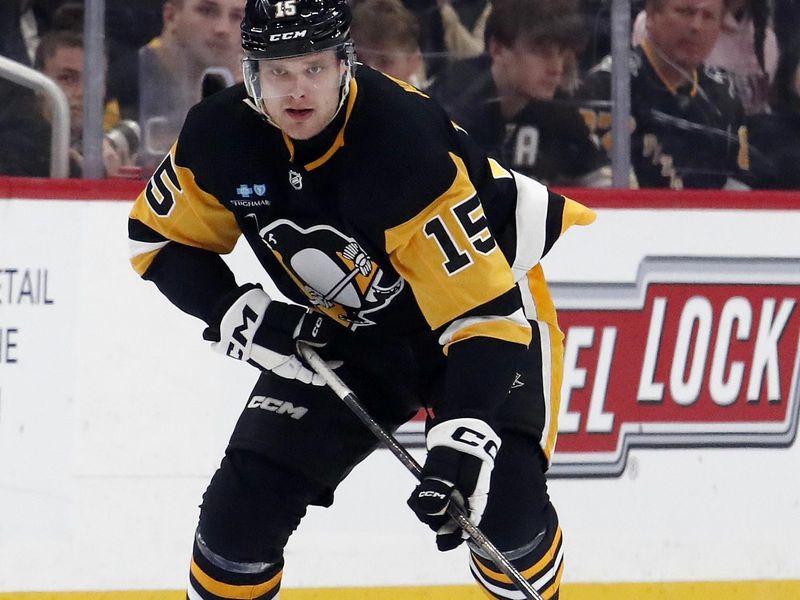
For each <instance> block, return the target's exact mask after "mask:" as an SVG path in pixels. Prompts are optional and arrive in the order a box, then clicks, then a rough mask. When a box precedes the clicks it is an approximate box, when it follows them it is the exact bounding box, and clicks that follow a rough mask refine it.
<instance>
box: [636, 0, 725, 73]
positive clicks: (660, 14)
mask: <svg viewBox="0 0 800 600" xmlns="http://www.w3.org/2000/svg"><path fill="white" fill-rule="evenodd" d="M723 10H724V8H723V0H663V2H662V3H661V5H660V6H658V5H657V7H656V8H655V9H654V10H652V11H650V12H648V13H647V32H648V37H649V38H650V41H651V42H652V43H653V44H654V45H655V47H656V49H657V51H660V52H661V53H662V54H663V55H664V56H665V58H667V59H669V61H672V62H674V63H675V64H676V65H677V66H679V67H681V68H683V69H686V70H688V71H691V70H694V69H696V68H697V67H699V66H700V65H701V64H702V63H703V61H705V59H706V58H707V57H708V55H709V54H710V53H711V49H712V48H713V47H714V44H715V43H716V41H717V37H719V33H720V30H721V28H722V16H723Z"/></svg>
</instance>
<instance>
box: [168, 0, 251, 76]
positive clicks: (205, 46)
mask: <svg viewBox="0 0 800 600" xmlns="http://www.w3.org/2000/svg"><path fill="white" fill-rule="evenodd" d="M179 4H180V3H175V2H174V1H173V2H168V3H167V4H166V5H165V8H164V21H165V28H169V29H170V30H171V31H172V32H173V33H174V36H175V38H176V39H177V40H178V43H179V44H180V45H181V47H182V48H183V49H184V50H185V52H186V54H187V58H188V59H189V60H190V61H191V62H192V63H194V64H195V65H197V66H199V67H200V68H203V69H205V68H208V67H225V68H228V69H231V70H232V73H233V74H234V76H236V75H237V74H238V71H239V69H238V64H239V58H240V54H241V39H240V36H241V32H240V30H239V26H240V25H241V22H242V18H243V17H244V2H242V1H241V0H183V4H182V5H179Z"/></svg>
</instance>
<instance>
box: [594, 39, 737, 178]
mask: <svg viewBox="0 0 800 600" xmlns="http://www.w3.org/2000/svg"><path fill="white" fill-rule="evenodd" d="M652 52H653V51H652V49H651V48H650V47H649V45H648V42H647V41H646V40H645V42H644V43H643V45H642V46H641V47H637V48H636V49H634V50H633V52H632V55H631V118H632V120H633V123H632V131H631V165H632V167H633V170H634V172H635V174H636V178H637V179H638V182H639V186H640V187H642V188H671V189H683V188H712V189H713V188H716V189H719V188H722V187H725V186H726V184H729V183H730V182H729V179H733V180H736V181H739V182H747V180H748V178H749V175H748V169H749V150H748V142H747V127H746V124H745V115H744V109H743V108H742V105H741V103H740V101H739V100H738V98H737V97H736V93H735V88H734V85H733V82H732V80H731V79H730V77H729V76H728V75H727V74H726V73H725V72H724V71H722V70H720V69H718V68H712V67H701V68H699V69H697V70H696V71H695V72H694V73H693V81H692V82H691V83H687V84H686V85H684V86H681V87H678V88H674V87H673V86H671V85H668V84H667V83H666V82H665V80H664V79H663V78H662V77H661V76H660V75H659V73H658V70H657V69H656V68H655V67H654V66H653V62H652V60H651V59H650V58H649V56H651V53H652ZM579 95H580V96H581V97H582V98H583V99H584V101H585V108H584V109H582V111H581V112H582V113H583V116H584V119H585V120H586V122H587V125H588V126H589V128H590V129H591V130H592V132H593V133H594V134H596V135H597V136H598V137H599V138H600V140H601V142H602V145H603V146H604V147H605V148H606V149H607V150H608V149H610V147H611V133H610V132H611V108H610V103H609V99H610V98H611V59H610V58H609V57H607V58H606V59H604V60H603V62H601V63H600V64H599V65H598V66H597V67H595V68H594V69H592V70H591V71H590V73H589V75H588V76H587V77H586V79H585V82H584V85H583V88H582V89H581V90H580V92H579Z"/></svg>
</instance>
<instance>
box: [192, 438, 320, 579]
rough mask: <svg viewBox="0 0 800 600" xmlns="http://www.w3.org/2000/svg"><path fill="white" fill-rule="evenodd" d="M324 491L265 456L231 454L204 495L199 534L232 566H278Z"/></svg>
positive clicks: (243, 453) (242, 453) (239, 451)
mask: <svg viewBox="0 0 800 600" xmlns="http://www.w3.org/2000/svg"><path fill="white" fill-rule="evenodd" d="M321 490H322V486H320V485H319V484H316V483H314V482H312V481H310V480H309V479H307V478H305V477H304V476H303V475H302V474H300V473H298V472H296V471H293V470H291V469H289V468H286V467H283V466H281V465H278V464H276V463H273V462H271V461H270V460H269V459H267V458H265V457H263V456H260V455H258V454H255V453H253V452H249V451H242V450H230V449H229V451H228V452H227V453H226V455H225V458H223V460H222V464H221V465H220V468H219V469H218V470H217V472H216V473H215V474H214V477H212V479H211V483H210V484H209V486H208V488H207V489H206V492H205V494H204V495H203V502H202V504H201V506H200V522H199V526H198V531H199V532H200V535H201V539H202V540H204V542H205V544H206V545H207V547H208V548H210V549H211V550H212V551H214V552H216V553H217V554H219V555H220V556H223V557H225V558H226V559H227V560H230V561H234V562H239V563H274V562H277V561H278V560H280V559H281V557H282V556H283V548H284V546H285V545H286V542H287V540H288V539H289V536H290V535H291V533H292V532H293V531H294V530H295V528H296V527H297V525H298V524H299V523H300V520H301V519H302V518H303V516H304V515H305V513H306V507H307V506H308V504H309V503H311V502H312V501H313V500H315V499H316V498H317V497H318V496H319V495H320V493H321ZM201 548H202V546H201Z"/></svg>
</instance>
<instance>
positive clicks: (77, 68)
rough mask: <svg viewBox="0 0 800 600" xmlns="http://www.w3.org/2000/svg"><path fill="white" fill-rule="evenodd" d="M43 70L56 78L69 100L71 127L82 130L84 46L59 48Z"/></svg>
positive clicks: (52, 77) (74, 129)
mask: <svg viewBox="0 0 800 600" xmlns="http://www.w3.org/2000/svg"><path fill="white" fill-rule="evenodd" d="M42 72H43V73H44V74H45V75H47V76H48V77H49V78H50V79H52V80H54V81H55V82H56V83H57V84H58V87H60V88H61V90H62V91H63V92H64V95H65V96H66V97H67V102H69V116H70V127H71V128H72V130H73V131H80V130H81V129H82V127H83V48H69V47H65V46H62V47H60V48H57V49H56V51H55V53H54V54H53V56H51V57H50V58H48V59H46V60H45V62H44V67H43V69H42Z"/></svg>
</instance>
